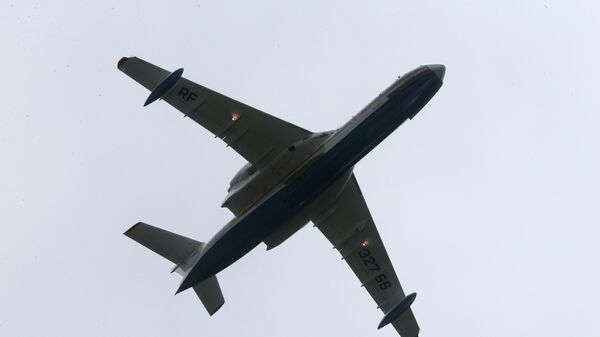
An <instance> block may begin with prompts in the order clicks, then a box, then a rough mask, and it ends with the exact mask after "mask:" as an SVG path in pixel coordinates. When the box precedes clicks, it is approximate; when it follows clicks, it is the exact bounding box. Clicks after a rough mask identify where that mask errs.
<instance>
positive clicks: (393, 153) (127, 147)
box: [0, 0, 600, 337]
mask: <svg viewBox="0 0 600 337" xmlns="http://www.w3.org/2000/svg"><path fill="white" fill-rule="evenodd" d="M599 10H600V5H599V3H598V2H597V1H552V0H548V1H515V0H509V1H461V0H459V1H331V2H324V1H301V2H300V1H299V2H284V1H271V2H267V1H260V2H259V1H256V2H254V1H253V2H250V1H212V2H205V1H195V2H194V1H181V2H178V3H177V4H176V5H173V4H170V3H167V2H164V1H139V2H127V1H120V2H111V1H102V2H96V3H94V4H92V3H91V2H79V1H71V2H69V1H61V2H50V1H38V2H26V1H13V2H9V1H3V2H2V4H1V5H0V37H1V42H2V52H1V53H0V60H1V61H2V67H3V71H2V81H0V93H1V94H0V98H1V99H0V226H1V228H2V233H0V270H1V277H0V335H1V336H252V337H254V336H256V337H259V336H260V337H263V336H265V337H267V336H381V337H383V336H396V332H395V331H394V329H393V328H391V327H389V328H385V329H383V330H381V331H377V330H376V326H377V324H378V322H379V320H380V319H381V317H382V314H381V312H380V311H378V310H376V309H375V304H374V302H373V301H372V300H371V298H370V297H369V295H368V294H367V293H366V292H365V291H364V289H362V288H361V287H360V283H359V282H358V280H357V279H356V278H355V277H354V275H353V274H352V272H351V270H350V269H349V268H348V266H347V265H346V264H345V263H343V262H342V261H340V258H339V255H338V254H337V252H336V251H335V250H332V249H331V247H330V244H329V243H328V242H327V240H326V239H325V238H324V237H323V236H322V235H321V234H320V233H319V231H317V230H315V229H314V228H311V227H310V226H307V227H306V228H305V229H303V230H302V231H300V232H299V233H298V234H296V235H295V236H294V237H293V238H291V239H290V240H289V241H287V242H286V243H284V244H283V245H282V246H280V247H278V248H276V249H274V250H272V251H269V252H265V251H264V246H263V245H261V246H259V247H257V248H256V249H255V250H254V251H252V252H251V253H250V254H249V255H247V256H246V257H244V258H243V259H242V260H240V261H238V263H236V264H234V265H233V266H231V267H230V268H228V269H227V270H225V271H224V272H222V273H220V274H219V277H220V282H221V287H222V289H223V292H224V295H225V297H226V304H225V306H224V307H223V308H222V309H221V311H219V312H218V313H217V314H216V315H215V316H213V317H208V315H207V313H206V312H205V310H204V308H203V307H202V305H201V303H199V301H198V299H197V298H196V297H195V295H194V294H193V293H192V292H189V291H188V292H185V293H183V294H180V295H177V296H173V293H174V292H175V289H176V288H177V286H178V284H179V282H180V280H179V276H177V275H174V274H169V271H170V269H171V265H170V263H169V262H168V261H166V260H163V259H162V258H161V257H159V256H158V255H154V254H153V253H151V252H150V251H148V250H146V249H145V248H143V247H141V246H139V245H138V244H137V243H135V242H133V241H131V240H129V239H127V238H126V237H125V236H123V235H122V232H123V231H124V230H125V229H127V228H128V227H129V226H131V225H132V224H133V223H135V222H137V221H140V220H142V221H145V222H148V223H150V224H153V225H156V226H160V227H164V228H167V229H169V230H172V231H175V232H178V233H181V234H183V235H187V236H191V237H193V238H195V239H199V240H204V241H205V240H208V239H210V238H211V237H212V235H213V234H215V233H216V232H217V231H218V230H219V229H220V228H221V226H223V225H224V224H225V223H226V222H227V221H228V220H229V219H230V218H231V214H229V213H228V211H227V210H225V209H220V208H219V205H220V203H221V201H222V199H223V198H224V196H225V194H226V188H227V186H228V182H229V179H230V178H231V176H232V175H233V174H234V173H235V172H236V171H237V170H238V169H239V167H241V166H242V165H243V164H244V162H243V160H242V158H241V157H239V156H238V155H237V154H236V153H235V152H233V151H232V150H231V149H227V148H225V145H224V143H222V142H221V141H219V140H218V139H217V140H215V139H214V138H213V137H212V135H211V134H209V132H208V131H206V130H204V129H202V128H201V127H200V126H199V125H197V124H195V123H193V122H192V121H191V120H189V119H183V118H181V115H180V114H179V113H178V112H177V111H175V110H174V109H172V108H171V107H170V106H168V105H167V104H165V103H163V102H158V103H155V104H152V105H151V106H149V107H147V108H142V104H143V102H144V100H145V99H146V97H147V94H148V93H147V91H146V90H145V89H143V88H142V87H141V86H139V85H138V84H137V83H135V82H134V81H133V80H131V79H130V78H128V77H126V76H125V75H124V74H122V73H120V72H119V71H117V69H116V63H117V61H118V60H119V58H120V57H122V56H133V55H135V56H139V57H142V58H144V59H146V60H148V61H151V62H153V63H155V64H157V65H160V66H162V67H164V68H167V69H176V68H178V67H184V68H185V74H184V75H185V76H186V77H187V78H189V79H192V80H194V81H196V82H198V83H201V84H203V85H206V86H208V87H210V88H212V89H215V90H217V91H220V92H222V93H224V94H227V95H230V96H232V97H235V98H237V99H239V100H241V101H243V102H246V103H248V104H250V105H252V106H255V107H257V108H260V109H262V110H263V111H266V112H268V113H271V114H274V115H276V116H278V117H281V118H284V119H286V120H289V121H291V122H293V123H296V124H298V125H301V126H303V127H305V128H307V129H309V130H312V131H321V130H328V129H334V128H336V127H338V126H340V125H341V124H342V123H344V122H345V121H346V120H347V119H349V118H350V117H351V116H352V115H353V114H354V113H356V112H357V111H359V110H360V109H361V108H362V107H363V106H364V105H365V104H367V103H368V102H369V101H370V100H371V99H372V98H373V97H374V96H375V95H377V94H378V93H379V92H380V91H381V90H383V89H384V88H385V87H386V86H387V85H389V84H390V83H391V82H392V81H393V80H394V79H395V78H396V76H398V75H401V74H404V73H405V72H407V71H409V70H411V69H413V68H415V67H417V66H419V65H421V64H428V63H443V64H445V65H446V66H447V73H446V79H445V83H444V86H443V87H442V89H441V90H440V91H439V93H438V94H437V96H435V97H434V99H433V100H432V101H431V102H430V104H429V105H427V106H426V107H425V109H424V110H423V111H422V112H421V113H420V114H419V115H418V116H417V117H416V118H415V119H413V120H412V121H411V122H409V123H406V124H404V125H403V126H402V127H401V128H399V129H398V130H397V131H396V132H395V133H394V134H392V135H391V136H390V137H389V138H388V139H387V140H386V141H384V142H383V143H382V144H381V145H380V146H379V147H378V148H377V149H375V150H374V151H373V152H372V153H371V154H369V155H368V156H367V157H366V158H365V159H364V160H363V161H362V162H361V163H359V165H357V167H356V175H357V177H358V180H359V182H360V183H361V186H362V190H363V192H364V194H365V196H366V199H367V202H368V204H369V206H370V209H371V213H372V214H373V217H374V219H375V222H376V223H377V225H378V227H379V231H380V233H381V235H382V237H383V239H384V242H385V244H386V245H387V249H388V253H389V254H390V257H391V259H392V261H393V263H394V265H395V267H396V270H397V273H398V276H399V278H400V279H401V282H402V283H403V286H404V288H405V290H406V291H408V292H412V291H417V292H418V293H419V296H418V298H417V300H416V302H415V303H414V305H413V309H414V312H415V315H416V317H417V319H418V321H419V323H420V325H421V329H422V336H457V337H458V336H460V337H482V336H485V337H495V336H503V337H504V336H545V337H550V336H557V337H558V336H561V337H563V336H586V337H587V336H589V337H594V336H600V320H599V319H598V317H600V288H599V287H598V284H600V272H599V267H600V262H599V261H598V257H599V256H600V245H599V242H600V207H599V204H600V178H599V177H598V172H600V133H599V132H598V127H599V125H600V116H599V107H600V95H599V94H598V78H600V70H599V68H598V60H599V59H600V49H599V47H598V45H599V42H600V41H599V37H598V32H599V31H600V23H599V20H598V19H599V17H600V12H599Z"/></svg>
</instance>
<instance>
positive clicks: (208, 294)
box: [124, 222, 225, 316]
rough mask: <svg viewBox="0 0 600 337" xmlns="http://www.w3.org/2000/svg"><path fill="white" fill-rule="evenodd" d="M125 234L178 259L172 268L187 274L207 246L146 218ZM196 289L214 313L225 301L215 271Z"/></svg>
mask: <svg viewBox="0 0 600 337" xmlns="http://www.w3.org/2000/svg"><path fill="white" fill-rule="evenodd" d="M124 234H125V235H126V236H128V237H130V238H132V239H133V240H135V241H137V242H138V243H140V244H141V245H143V246H145V247H146V248H148V249H150V250H152V251H154V252H155V253H157V254H159V255H160V256H162V257H164V258H165V259H167V260H169V261H171V262H173V263H175V268H173V271H176V272H177V273H178V274H181V275H182V276H184V277H185V275H186V274H187V272H188V271H189V270H190V269H191V268H192V267H193V266H194V265H195V264H196V263H197V262H198V259H199V257H200V255H201V254H200V252H201V251H202V248H203V247H204V243H203V242H199V241H196V240H193V239H190V238H186V237H185V236H181V235H179V234H175V233H172V232H169V231H166V230H164V229H160V228H158V227H154V226H150V225H148V224H145V223H143V222H138V223H137V224H135V225H133V226H132V227H131V228H129V229H128V230H127V231H126V232H125V233H124ZM193 289H194V292H195V293H196V295H198V297H199V298H200V301H202V304H203V305H204V307H205V308H206V311H208V313H209V314H210V315H211V316H212V315H213V314H214V313H215V312H217V310H219V309H220V308H221V307H222V306H223V304H224V303H225V299H224V298H223V293H222V292H221V287H220V286H219V281H218V280H217V276H216V275H213V276H212V277H210V278H208V279H206V280H204V281H202V282H200V283H198V284H195V285H194V286H193Z"/></svg>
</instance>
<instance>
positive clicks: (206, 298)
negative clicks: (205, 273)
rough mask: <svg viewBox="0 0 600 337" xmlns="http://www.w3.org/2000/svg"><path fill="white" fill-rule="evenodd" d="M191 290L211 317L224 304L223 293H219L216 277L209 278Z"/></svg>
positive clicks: (219, 288)
mask: <svg viewBox="0 0 600 337" xmlns="http://www.w3.org/2000/svg"><path fill="white" fill-rule="evenodd" d="M192 288H193V289H194V292H195V293H196V295H198V297H199V298H200V301H202V304H204V307H205V308H206V311H208V314H209V315H211V316H212V315H213V314H214V313H215V312H217V310H219V309H221V307H222V306H223V304H225V299H224V298H223V293H221V287H219V281H218V280H217V277H216V276H212V277H209V278H208V279H206V280H204V281H202V282H200V283H198V284H196V285H195V286H193V287H192Z"/></svg>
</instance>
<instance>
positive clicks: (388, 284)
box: [312, 174, 419, 337]
mask: <svg viewBox="0 0 600 337" xmlns="http://www.w3.org/2000/svg"><path fill="white" fill-rule="evenodd" d="M312 221H313V223H314V224H315V225H316V226H317V227H318V228H319V230H321V232H322V233H323V234H324V235H325V236H326V237H327V239H329V241H330V242H331V243H332V244H333V246H334V248H336V249H338V251H339V252H340V254H341V255H342V258H343V259H344V260H345V261H346V262H347V263H348V265H349V266H350V268H351V269H352V271H354V273H355V274H356V276H357V277H358V279H359V280H360V282H361V284H362V286H363V287H364V288H365V289H367V291H368V292H369V294H370V295H371V297H373V299H374V300H375V302H376V303H377V305H378V308H379V309H381V310H382V311H383V312H384V313H385V314H388V313H390V312H392V311H393V309H394V308H398V307H399V306H402V305H403V304H402V302H407V301H402V300H404V299H405V298H406V296H405V295H404V291H403V290H402V287H401V285H400V282H399V281H398V277H397V276H396V272H395V271H394V267H393V266H392V263H391V261H390V258H389V257H388V254H387V252H386V250H385V247H384V245H383V242H382V241H381V238H380V237H379V233H378V232H377V227H376V226H375V223H374V222H373V218H372V217H371V214H370V212H369V209H368V207H367V204H366V203H365V200H364V198H363V195H362V192H361V191H360V188H359V186H358V182H357V181H356V178H355V177H354V174H352V177H351V178H350V180H349V181H348V183H347V185H346V187H345V188H344V191H343V192H342V193H341V194H340V196H339V197H338V198H337V200H336V201H335V202H333V204H332V206H331V207H329V208H328V209H327V210H326V211H325V212H323V213H322V214H320V215H319V216H318V217H317V218H315V219H313V220H312ZM408 299H409V300H410V298H408ZM409 305H410V303H409ZM394 311H395V310H394ZM393 314H394V313H391V314H390V315H393ZM388 316H389V315H388ZM391 324H392V325H393V326H394V328H396V330H397V331H398V333H399V334H400V336H402V337H417V336H418V334H419V325H418V324H417V321H416V320H415V316H414V315H413V313H412V310H411V309H408V310H407V311H404V313H403V314H401V315H400V316H399V317H398V318H396V319H394V320H393V321H391Z"/></svg>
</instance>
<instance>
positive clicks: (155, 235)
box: [123, 222, 202, 265]
mask: <svg viewBox="0 0 600 337" xmlns="http://www.w3.org/2000/svg"><path fill="white" fill-rule="evenodd" d="M123 234H125V235H126V236H128V237H130V238H132V239H133V240H135V241H137V242H138V243H140V244H141V245H143V246H145V247H146V248H148V249H150V250H152V251H153V252H155V253H157V254H158V255H160V256H162V257H164V258H165V259H167V260H169V261H171V262H173V263H175V264H177V265H179V264H181V263H182V262H184V261H185V259H186V258H187V257H189V256H190V255H191V254H192V253H193V252H194V251H196V250H197V249H198V248H199V247H200V246H202V243H201V242H198V241H196V240H192V239H189V238H186V237H185V236H181V235H179V234H175V233H171V232H169V231H166V230H164V229H160V228H158V227H154V226H150V225H148V224H145V223H143V222H138V223H136V224H135V225H133V226H131V228H129V229H128V230H127V231H126V232H125V233H123Z"/></svg>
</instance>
